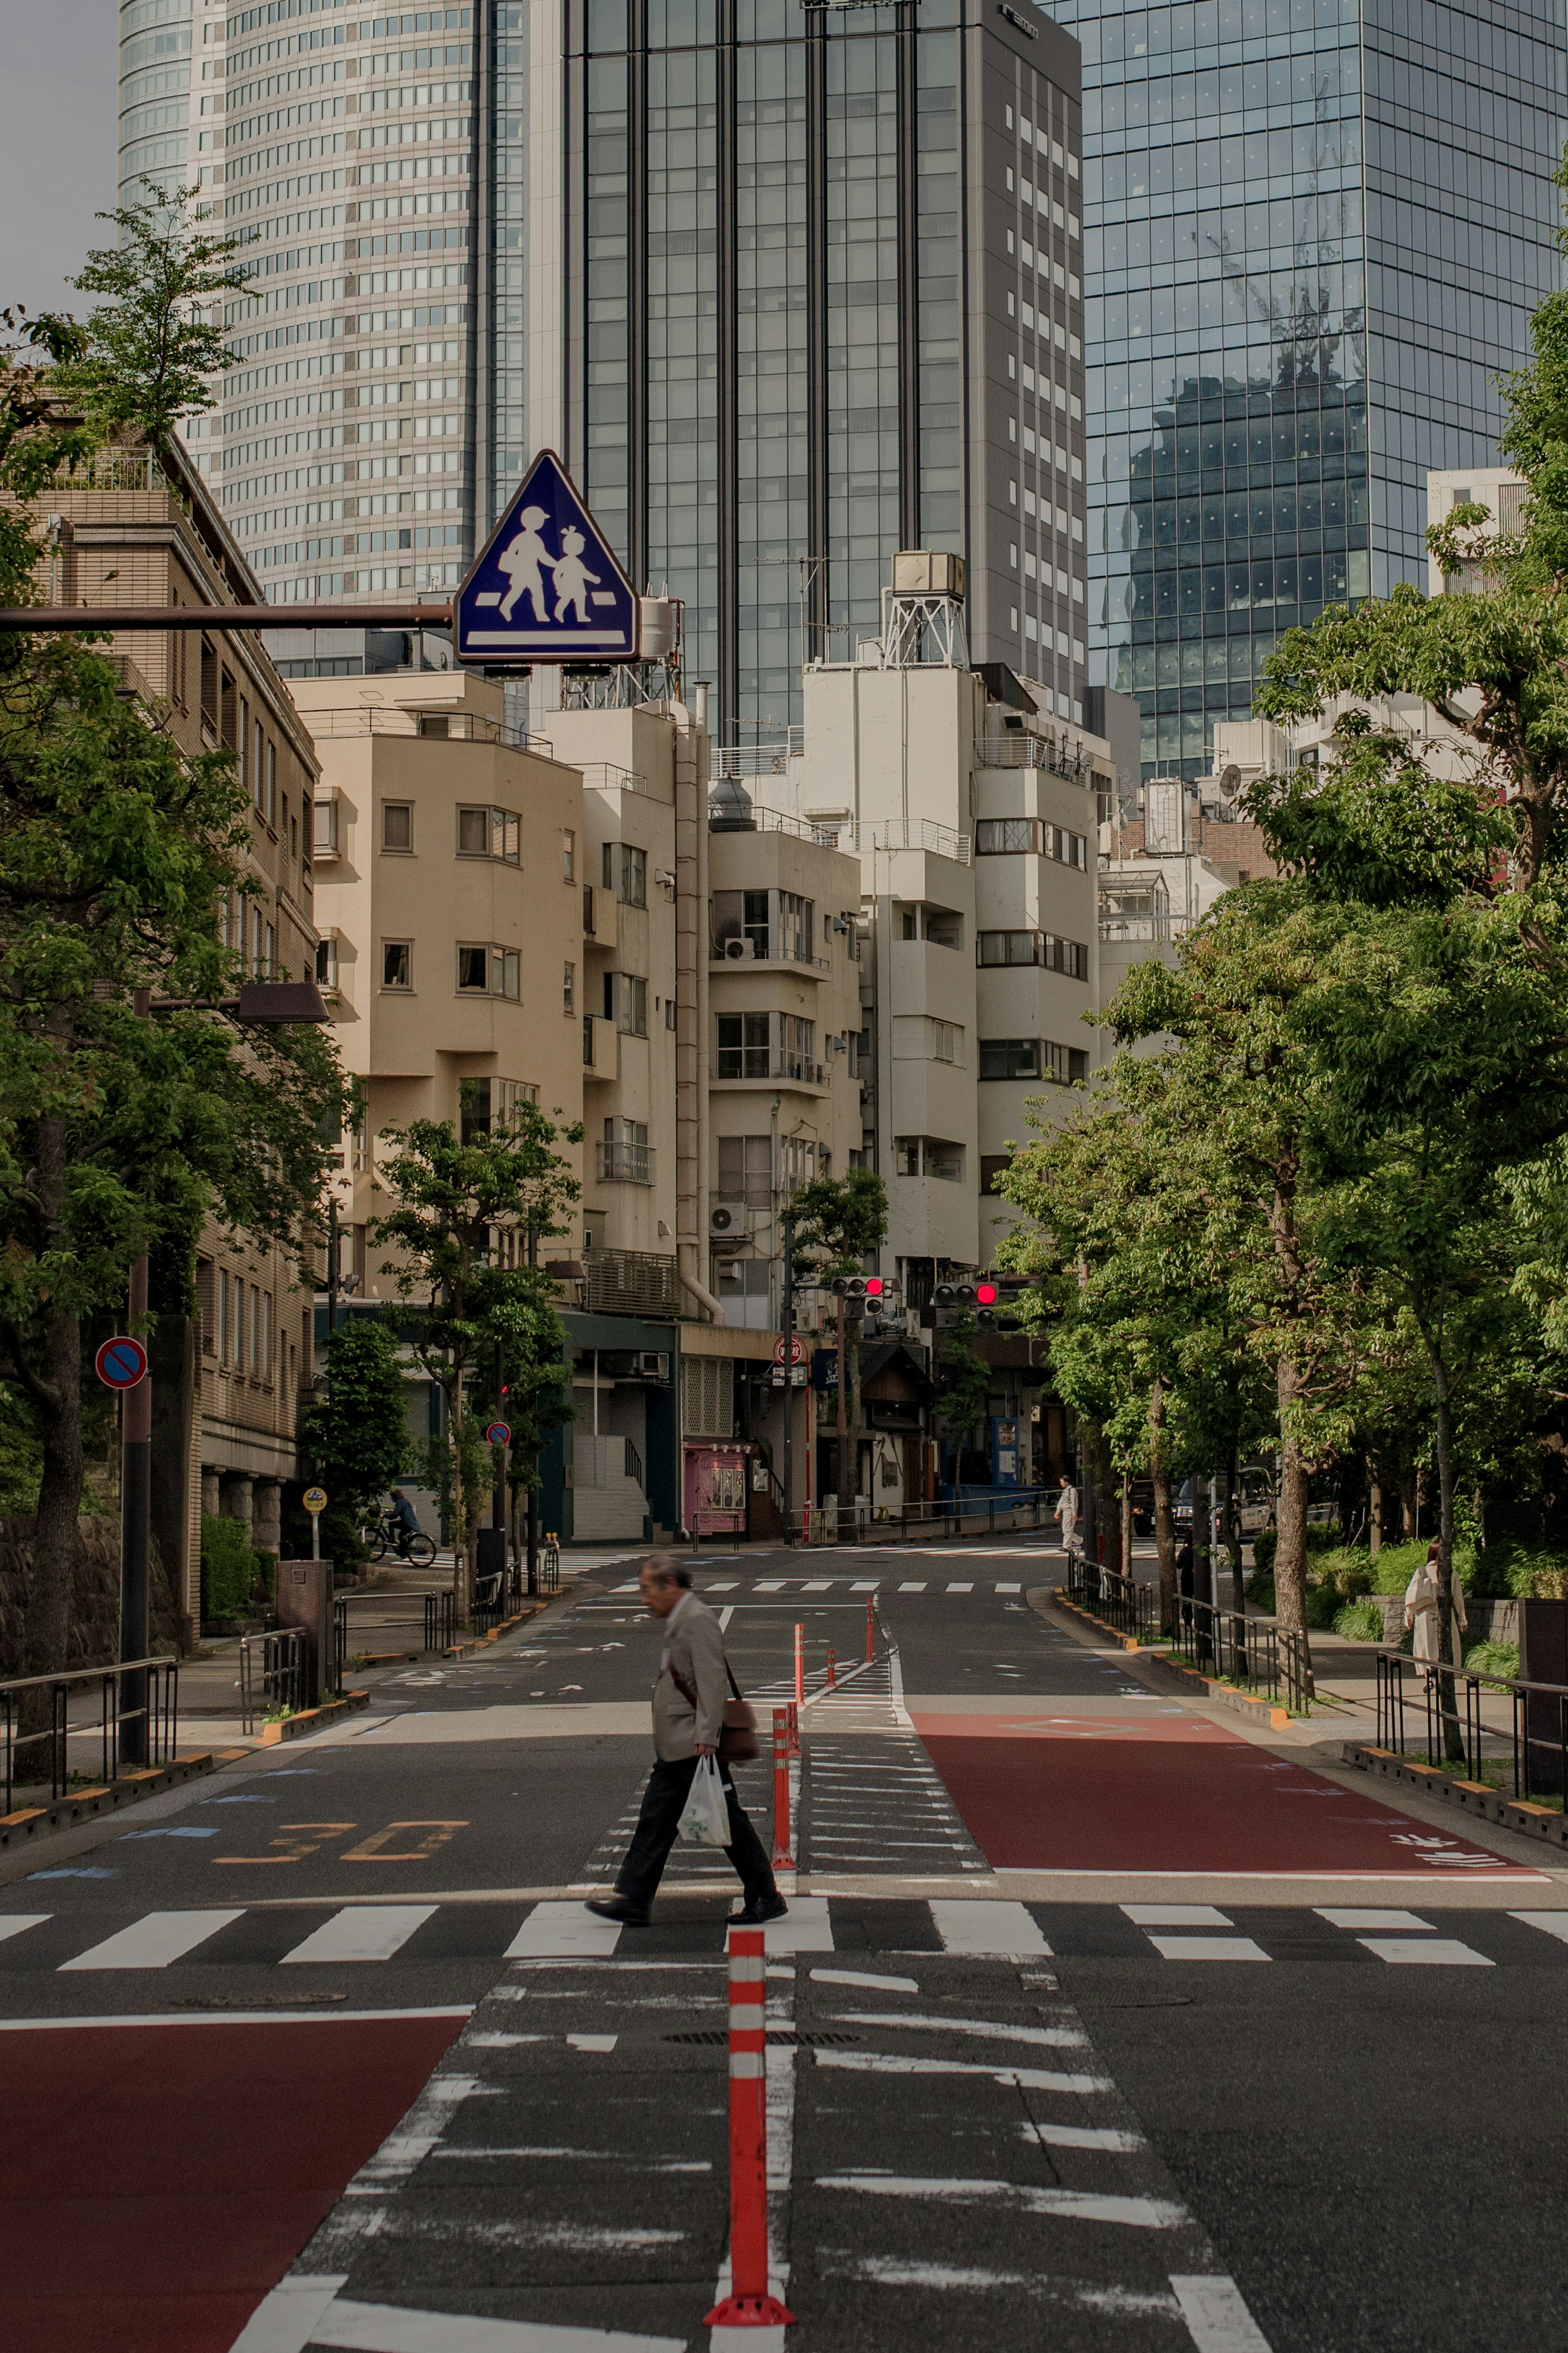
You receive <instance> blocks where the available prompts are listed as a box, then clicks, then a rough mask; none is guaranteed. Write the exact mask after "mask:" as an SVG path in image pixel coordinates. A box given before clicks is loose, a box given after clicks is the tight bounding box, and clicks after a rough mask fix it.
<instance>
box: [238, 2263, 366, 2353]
mask: <svg viewBox="0 0 1568 2353" xmlns="http://www.w3.org/2000/svg"><path fill="white" fill-rule="evenodd" d="M348 2284H349V2275H348V2274H347V2272H336V2273H324V2274H320V2275H315V2274H310V2273H300V2274H297V2275H296V2276H295V2277H293V2278H290V2279H285V2280H279V2283H278V2284H277V2286H276V2287H275V2288H274V2289H273V2290H272V2293H271V2295H265V2296H263V2297H262V2299H261V2302H260V2303H259V2304H258V2306H257V2307H256V2310H255V2311H254V2312H253V2313H252V2314H251V2316H250V2318H249V2319H248V2320H247V2322H246V2324H245V2327H243V2328H242V2329H241V2330H240V2332H239V2335H238V2336H237V2337H236V2338H235V2340H234V2343H233V2346H232V2347H231V2348H230V2353H304V2348H305V2347H306V2346H307V2345H309V2344H310V2341H311V2339H312V2337H314V2336H315V2334H316V2323H317V2321H318V2320H320V2319H321V2315H322V2314H323V2313H324V2312H325V2311H326V2309H327V2306H329V2305H330V2304H331V2302H332V2300H333V2298H334V2297H335V2296H336V2295H337V2293H338V2290H339V2289H340V2288H344V2287H347V2285H348Z"/></svg>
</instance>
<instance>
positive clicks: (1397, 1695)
mask: <svg viewBox="0 0 1568 2353" xmlns="http://www.w3.org/2000/svg"><path fill="white" fill-rule="evenodd" d="M1376 1656H1377V1745H1378V1746H1379V1747H1380V1748H1389V1749H1392V1750H1393V1752H1394V1755H1395V1756H1396V1757H1403V1756H1404V1755H1405V1744H1406V1740H1407V1738H1408V1737H1409V1734H1408V1732H1407V1728H1406V1723H1405V1717H1406V1703H1405V1694H1406V1692H1407V1691H1409V1690H1410V1688H1411V1682H1412V1680H1413V1679H1414V1680H1415V1682H1416V1683H1418V1685H1419V1690H1418V1694H1416V1704H1413V1705H1412V1706H1411V1707H1410V1709H1409V1713H1410V1715H1416V1714H1417V1710H1418V1711H1419V1717H1420V1724H1421V1731H1420V1734H1419V1735H1418V1737H1419V1738H1421V1739H1423V1740H1424V1742H1425V1746H1426V1762H1427V1764H1428V1765H1434V1766H1440V1765H1443V1764H1445V1763H1447V1764H1458V1763H1459V1762H1460V1761H1461V1759H1462V1761H1463V1763H1464V1767H1465V1770H1466V1774H1467V1776H1468V1778H1469V1779H1470V1780H1472V1781H1479V1780H1481V1779H1482V1778H1483V1776H1482V1771H1481V1767H1482V1764H1483V1761H1484V1757H1483V1751H1482V1741H1483V1738H1484V1736H1485V1735H1486V1734H1487V1733H1488V1732H1489V1731H1490V1732H1492V1733H1493V1735H1494V1736H1495V1737H1497V1738H1500V1739H1501V1738H1506V1739H1507V1740H1508V1742H1509V1751H1510V1767H1511V1773H1512V1779H1513V1794H1514V1796H1515V1797H1516V1798H1523V1799H1529V1798H1530V1797H1531V1792H1532V1791H1533V1792H1535V1793H1537V1794H1538V1795H1540V1796H1543V1797H1562V1798H1563V1799H1565V1801H1568V1684H1563V1683H1534V1682H1528V1683H1527V1682H1526V1681H1525V1680H1524V1678H1523V1677H1522V1676H1519V1675H1494V1674H1484V1673H1481V1672H1477V1671H1475V1670H1467V1669H1466V1668H1464V1667H1463V1666H1459V1667H1444V1666H1437V1665H1432V1664H1429V1663H1428V1662H1426V1661H1424V1660H1418V1659H1412V1658H1409V1657H1407V1656H1406V1655H1405V1652H1404V1651H1391V1650H1382V1649H1380V1650H1379V1651H1378V1652H1377V1654H1376ZM1487 1693H1490V1694H1495V1695H1498V1696H1500V1697H1501V1698H1503V1699H1504V1700H1505V1701H1506V1702H1507V1704H1508V1711H1509V1722H1508V1728H1507V1731H1506V1733H1504V1732H1503V1731H1501V1730H1500V1729H1499V1728H1498V1727H1495V1726H1489V1725H1487V1724H1486V1723H1485V1722H1484V1721H1483V1718H1482V1715H1481V1701H1482V1696H1483V1694H1487Z"/></svg>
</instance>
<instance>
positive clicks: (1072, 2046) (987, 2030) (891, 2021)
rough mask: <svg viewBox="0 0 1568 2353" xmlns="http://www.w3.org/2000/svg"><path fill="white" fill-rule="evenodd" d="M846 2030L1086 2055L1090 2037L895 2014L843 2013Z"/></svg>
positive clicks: (1077, 2031)
mask: <svg viewBox="0 0 1568 2353" xmlns="http://www.w3.org/2000/svg"><path fill="white" fill-rule="evenodd" d="M835 2014H836V2016H837V2020H838V2021H839V2023H840V2024H842V2025H844V2026H892V2027H897V2028H898V2029H900V2031H902V2032H904V2033H910V2032H924V2031H930V2032H931V2033H934V2034H968V2035H977V2036H978V2037H979V2038H980V2040H981V2041H982V2042H1023V2043H1026V2044H1027V2046H1028V2047H1029V2049H1031V2050H1033V2051H1085V2050H1087V2049H1088V2048H1089V2037H1088V2035H1087V2034H1085V2033H1084V2031H1083V2030H1082V2028H1081V2027H1078V2026H1006V2025H1004V2024H1002V2023H1001V2022H1000V2021H997V2020H996V2019H994V2018H921V2017H916V2016H906V2015H905V2014H904V2013H903V2012H902V2011H900V2010H838V2011H837V2012H836V2013H835Z"/></svg>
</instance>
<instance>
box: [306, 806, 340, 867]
mask: <svg viewBox="0 0 1568 2353" xmlns="http://www.w3.org/2000/svg"><path fill="white" fill-rule="evenodd" d="M310 843H311V847H312V849H314V850H315V853H316V856H317V857H318V858H335V857H336V856H337V854H338V805H337V802H336V801H335V800H330V801H318V802H317V803H316V807H315V810H314V813H313V821H312V824H311V828H310Z"/></svg>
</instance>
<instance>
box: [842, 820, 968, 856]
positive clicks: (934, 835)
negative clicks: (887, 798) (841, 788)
mask: <svg viewBox="0 0 1568 2353" xmlns="http://www.w3.org/2000/svg"><path fill="white" fill-rule="evenodd" d="M853 839H854V842H855V847H856V849H859V850H867V849H929V850H930V851H931V855H932V856H933V857H935V858H951V859H952V860H953V862H954V863H955V864H956V865H959V866H967V865H968V863H969V854H970V848H971V843H970V837H969V835H968V834H966V833H954V832H953V831H952V828H951V827H949V826H945V825H937V824H935V823H934V822H933V820H932V819H931V818H929V817H926V818H897V817H889V818H882V819H881V820H880V821H879V823H877V824H875V825H863V826H862V827H861V828H859V830H858V833H857V834H855V835H854V837H853Z"/></svg>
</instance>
